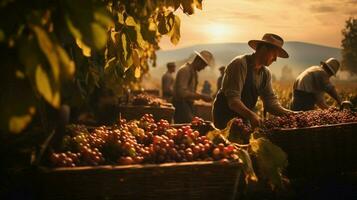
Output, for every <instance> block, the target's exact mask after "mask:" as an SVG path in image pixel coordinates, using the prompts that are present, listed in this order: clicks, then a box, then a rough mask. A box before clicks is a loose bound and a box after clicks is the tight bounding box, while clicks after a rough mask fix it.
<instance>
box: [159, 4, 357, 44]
mask: <svg viewBox="0 0 357 200" xmlns="http://www.w3.org/2000/svg"><path fill="white" fill-rule="evenodd" d="M175 14H177V15H178V16H179V17H180V19H181V40H180V42H179V44H178V45H177V46H174V45H172V44H171V43H170V42H169V39H168V38H167V37H164V38H163V39H162V40H161V42H160V46H161V48H162V49H173V48H181V47H185V46H190V45H194V44H200V43H219V42H247V41H248V40H250V39H260V38H261V37H262V36H263V34H264V33H266V32H271V33H276V34H278V35H281V36H282V37H283V38H284V40H285V41H303V42H310V43H315V44H321V45H325V46H331V47H340V44H341V39H342V34H341V30H342V29H343V28H344V26H345V21H346V20H347V19H348V18H349V17H355V18H356V17H357V0H203V9H202V10H198V9H195V13H194V14H193V15H191V16H187V15H185V14H183V13H182V11H181V10H178V11H176V12H175Z"/></svg>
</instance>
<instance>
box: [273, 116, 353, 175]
mask: <svg viewBox="0 0 357 200" xmlns="http://www.w3.org/2000/svg"><path fill="white" fill-rule="evenodd" d="M267 136H268V138H269V139H270V140H271V141H272V142H273V143H275V144H276V145H278V146H279V147H281V148H282V149H283V150H284V151H285V152H286V153H287V154H288V161H289V165H288V168H287V170H288V174H289V176H290V177H299V176H316V175H326V174H336V173H342V172H351V171H357V159H354V157H355V154H356V153H357V123H356V122H354V123H344V124H336V125H326V126H319V127H308V128H300V129H277V130H272V131H270V132H269V133H268V134H267Z"/></svg>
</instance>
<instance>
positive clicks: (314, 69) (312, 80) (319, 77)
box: [293, 66, 333, 101]
mask: <svg viewBox="0 0 357 200" xmlns="http://www.w3.org/2000/svg"><path fill="white" fill-rule="evenodd" d="M332 87H333V84H332V83H331V82H330V77H329V75H328V73H327V72H326V71H325V70H324V69H323V68H322V67H321V66H311V67H309V68H307V69H306V70H305V71H303V72H302V73H301V74H300V75H299V76H298V77H297V78H296V80H295V82H294V86H293V89H294V90H300V91H304V92H308V93H313V94H314V95H315V97H316V98H317V99H318V101H323V99H324V98H323V97H324V92H326V91H328V90H329V89H330V88H332Z"/></svg>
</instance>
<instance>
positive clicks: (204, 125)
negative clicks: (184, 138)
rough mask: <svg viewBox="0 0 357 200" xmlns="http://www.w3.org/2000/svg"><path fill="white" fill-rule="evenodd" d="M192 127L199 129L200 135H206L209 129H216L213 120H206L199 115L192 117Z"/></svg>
mask: <svg viewBox="0 0 357 200" xmlns="http://www.w3.org/2000/svg"><path fill="white" fill-rule="evenodd" d="M191 128H192V129H193V130H195V131H198V132H199V133H200V135H206V134H207V133H208V132H209V131H212V130H214V129H215V128H214V125H213V124H212V122H208V121H204V120H203V119H202V118H200V117H197V116H195V117H193V118H192V121H191Z"/></svg>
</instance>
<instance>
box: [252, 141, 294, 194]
mask: <svg viewBox="0 0 357 200" xmlns="http://www.w3.org/2000/svg"><path fill="white" fill-rule="evenodd" d="M250 145H251V150H252V152H253V153H254V154H255V156H256V159H257V162H258V163H257V166H258V170H259V174H260V176H259V177H262V178H264V179H266V180H268V181H269V182H270V185H271V187H272V188H274V187H282V175H281V173H282V170H283V169H284V168H285V167H286V166H287V164H288V161H287V155H286V153H285V152H284V151H283V150H282V149H281V148H280V147H278V146H276V145H274V144H273V143H271V142H270V141H269V140H268V139H266V138H264V137H261V138H258V139H254V138H251V139H250Z"/></svg>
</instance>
